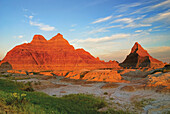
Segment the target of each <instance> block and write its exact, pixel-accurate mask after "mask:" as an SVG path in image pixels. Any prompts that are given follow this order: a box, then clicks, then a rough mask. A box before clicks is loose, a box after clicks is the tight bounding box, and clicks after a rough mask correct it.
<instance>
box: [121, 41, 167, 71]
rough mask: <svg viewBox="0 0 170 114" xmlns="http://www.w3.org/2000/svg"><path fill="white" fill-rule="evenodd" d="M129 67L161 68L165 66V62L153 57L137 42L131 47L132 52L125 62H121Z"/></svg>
mask: <svg viewBox="0 0 170 114" xmlns="http://www.w3.org/2000/svg"><path fill="white" fill-rule="evenodd" d="M120 65H121V66H123V67H127V68H130V67H132V68H139V67H152V68H161V67H163V66H164V64H163V62H161V61H159V60H157V59H155V58H153V57H152V56H150V55H149V53H148V52H147V51H146V50H145V49H143V48H142V46H141V45H140V44H139V43H138V42H136V43H135V45H134V46H133V47H132V49H131V53H130V54H129V55H128V56H127V57H126V59H125V60H124V61H123V63H121V64H120Z"/></svg>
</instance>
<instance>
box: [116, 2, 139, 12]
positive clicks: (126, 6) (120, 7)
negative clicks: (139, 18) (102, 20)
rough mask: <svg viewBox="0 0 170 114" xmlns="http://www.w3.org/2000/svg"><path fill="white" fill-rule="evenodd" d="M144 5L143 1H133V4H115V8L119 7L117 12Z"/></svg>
mask: <svg viewBox="0 0 170 114" xmlns="http://www.w3.org/2000/svg"><path fill="white" fill-rule="evenodd" d="M140 5H142V3H131V4H121V5H118V6H115V8H116V9H117V10H116V11H117V12H125V11H127V10H129V8H133V7H137V6H140Z"/></svg>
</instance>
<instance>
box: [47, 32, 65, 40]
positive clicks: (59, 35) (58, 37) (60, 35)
mask: <svg viewBox="0 0 170 114" xmlns="http://www.w3.org/2000/svg"><path fill="white" fill-rule="evenodd" d="M56 39H64V38H63V35H62V34H60V33H58V34H57V35H56V36H54V37H52V38H51V39H50V40H56Z"/></svg>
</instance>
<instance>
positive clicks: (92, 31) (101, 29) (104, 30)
mask: <svg viewBox="0 0 170 114" xmlns="http://www.w3.org/2000/svg"><path fill="white" fill-rule="evenodd" d="M121 26H122V25H114V26H109V27H102V28H95V29H93V30H91V31H90V32H89V34H95V33H100V32H108V31H109V30H108V29H111V28H116V27H121Z"/></svg>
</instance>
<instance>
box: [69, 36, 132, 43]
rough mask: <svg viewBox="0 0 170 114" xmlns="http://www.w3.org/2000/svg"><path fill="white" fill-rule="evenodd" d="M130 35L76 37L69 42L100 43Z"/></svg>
mask: <svg viewBox="0 0 170 114" xmlns="http://www.w3.org/2000/svg"><path fill="white" fill-rule="evenodd" d="M129 36H130V34H114V35H111V36H105V37H100V38H88V39H80V40H78V39H76V40H72V41H71V42H73V43H75V42H76V43H86V42H88V43H100V42H109V41H112V40H116V39H123V38H128V37H129Z"/></svg>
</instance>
